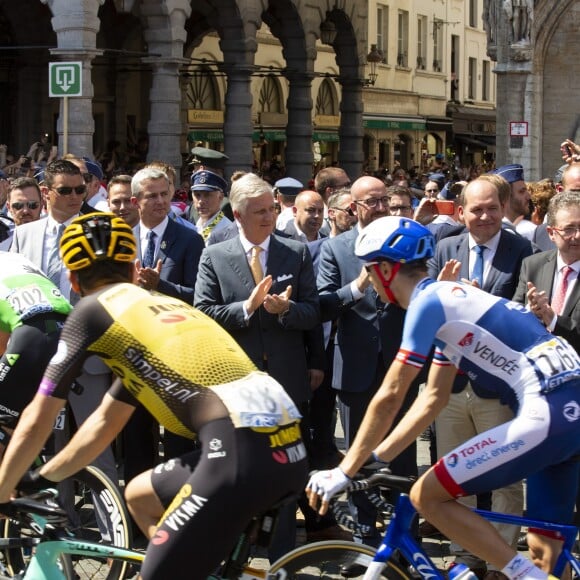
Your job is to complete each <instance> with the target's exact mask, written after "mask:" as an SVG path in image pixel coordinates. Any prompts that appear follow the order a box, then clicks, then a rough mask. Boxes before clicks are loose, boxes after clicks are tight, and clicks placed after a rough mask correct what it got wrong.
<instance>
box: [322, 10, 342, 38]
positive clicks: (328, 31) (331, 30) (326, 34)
mask: <svg viewBox="0 0 580 580" xmlns="http://www.w3.org/2000/svg"><path fill="white" fill-rule="evenodd" d="M337 32H338V31H337V30H336V24H334V22H333V21H332V20H330V19H329V18H328V15H327V16H326V20H325V21H324V22H323V23H322V24H321V25H320V41H321V42H322V44H330V45H332V44H333V43H334V40H335V38H336V34H337Z"/></svg>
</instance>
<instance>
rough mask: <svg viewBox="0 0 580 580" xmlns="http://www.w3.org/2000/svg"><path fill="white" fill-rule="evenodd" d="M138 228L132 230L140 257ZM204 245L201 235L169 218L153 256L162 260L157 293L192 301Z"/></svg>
mask: <svg viewBox="0 0 580 580" xmlns="http://www.w3.org/2000/svg"><path fill="white" fill-rule="evenodd" d="M140 229H141V226H140V224H137V225H136V226H135V227H134V228H133V233H134V234H135V237H136V238H137V246H138V255H137V257H138V258H139V259H140V260H141V259H142V256H141V247H140V245H141V244H140V243H139V242H140V240H141V237H140ZM204 246H205V245H204V243H203V238H202V237H201V236H200V235H199V234H198V233H197V232H195V231H193V230H192V229H190V228H187V227H185V226H184V225H181V224H180V223H178V222H176V221H175V220H172V219H169V220H168V222H167V227H166V228H165V232H164V234H163V239H162V240H161V245H160V249H159V255H158V256H157V259H158V260H161V262H162V264H161V273H160V280H159V285H158V287H157V290H158V292H161V293H162V294H167V295H168V296H173V297H174V298H179V299H181V300H183V301H184V302H187V303H188V304H193V289H194V287H195V279H196V278H197V267H198V264H199V259H200V257H201V252H202V251H203V248H204Z"/></svg>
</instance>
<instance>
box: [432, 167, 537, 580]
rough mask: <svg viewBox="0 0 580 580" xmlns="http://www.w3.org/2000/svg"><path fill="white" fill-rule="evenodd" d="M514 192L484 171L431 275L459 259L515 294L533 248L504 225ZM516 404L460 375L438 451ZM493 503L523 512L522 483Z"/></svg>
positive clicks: (469, 560)
mask: <svg viewBox="0 0 580 580" xmlns="http://www.w3.org/2000/svg"><path fill="white" fill-rule="evenodd" d="M510 195H511V187H510V185H509V183H508V182H507V181H506V180H505V179H504V178H503V177H501V176H499V175H483V176H481V177H479V178H478V179H475V180H473V181H471V182H470V183H469V184H468V185H467V186H465V189H464V190H463V200H462V203H461V205H460V207H459V217H460V219H461V220H462V221H463V222H464V223H465V226H466V230H467V231H466V232H464V233H462V234H459V235H457V236H451V237H448V238H444V239H442V240H440V241H439V242H438V244H437V246H436V249H435V255H434V256H433V258H432V259H431V260H430V261H429V263H428V266H429V267H428V270H429V275H430V276H431V277H433V278H437V276H438V275H439V273H440V272H441V270H442V269H443V268H444V266H445V264H446V263H447V262H448V261H449V260H457V261H459V262H460V264H459V268H458V269H456V274H458V277H459V278H461V279H465V280H471V281H472V282H473V281H474V280H475V281H476V284H477V286H479V287H480V288H482V289H483V290H485V291H486V292H489V293H490V294H494V295H495V296H501V297H503V298H508V299H511V297H512V296H513V293H514V291H515V288H516V285H517V278H518V273H519V271H520V267H521V264H522V261H523V259H524V258H526V257H528V256H531V255H532V253H533V249H532V245H531V242H530V241H529V240H527V239H525V238H523V237H522V236H520V235H519V234H516V233H514V232H513V231H509V230H507V229H506V228H502V218H503V216H504V208H505V206H506V204H507V203H508V201H509V199H510ZM514 403H515V401H511V400H510V401H500V400H498V399H496V398H493V396H490V394H489V392H488V391H487V390H486V389H485V385H480V384H475V383H472V382H469V381H468V380H467V377H466V376H465V375H462V376H458V378H457V379H456V381H455V385H454V389H453V393H452V395H451V397H450V399H449V403H448V404H447V406H446V407H445V409H444V410H443V411H442V412H441V413H440V414H439V416H438V418H437V421H436V434H437V454H438V456H439V457H441V456H442V455H444V454H445V453H447V452H448V451H450V450H451V449H454V448H455V447H457V446H458V445H460V444H461V443H463V442H464V441H467V440H468V439H469V438H471V437H473V436H475V435H476V434H478V433H482V432H483V431H486V430H487V429H490V428H491V427H495V426H496V425H500V424H502V423H505V422H506V421H509V420H510V419H511V418H513V411H512V409H511V408H510V407H509V406H508V405H510V404H512V405H513V404H514ZM481 499H483V498H481ZM466 503H470V504H472V505H473V504H475V498H466ZM486 507H487V506H486ZM492 507H493V509H494V510H495V511H499V512H505V513H516V514H517V513H520V514H521V512H522V509H523V491H522V486H521V483H515V484H513V485H511V486H508V487H505V488H502V489H500V490H496V491H494V492H493V494H492ZM498 529H499V531H500V533H501V534H502V537H503V538H504V539H505V540H506V541H507V542H508V543H509V544H511V545H513V546H514V547H515V543H516V540H517V537H518V534H519V530H518V529H517V528H516V527H515V526H506V525H504V524H502V525H499V526H498ZM451 551H452V553H453V554H455V557H456V562H461V563H464V564H466V565H468V566H469V567H470V568H472V569H473V570H475V571H477V572H478V573H480V574H481V575H483V574H484V573H485V570H486V563H485V562H481V561H480V560H479V559H477V558H476V557H475V556H473V555H471V554H469V553H467V552H465V551H464V550H463V548H461V547H460V546H457V545H456V544H452V545H451Z"/></svg>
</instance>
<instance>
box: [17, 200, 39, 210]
mask: <svg viewBox="0 0 580 580" xmlns="http://www.w3.org/2000/svg"><path fill="white" fill-rule="evenodd" d="M39 205H40V202H39V201H15V202H13V203H11V204H10V209H13V210H15V211H20V210H21V209H23V208H24V206H26V207H27V208H28V209H38V206H39Z"/></svg>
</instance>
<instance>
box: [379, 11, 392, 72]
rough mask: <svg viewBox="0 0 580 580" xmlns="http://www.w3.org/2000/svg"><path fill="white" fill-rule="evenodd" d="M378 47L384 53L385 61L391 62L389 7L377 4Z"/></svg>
mask: <svg viewBox="0 0 580 580" xmlns="http://www.w3.org/2000/svg"><path fill="white" fill-rule="evenodd" d="M377 48H378V49H379V50H380V51H381V52H382V53H383V62H384V63H388V62H389V57H388V54H389V7H388V6H386V5H381V4H378V5H377Z"/></svg>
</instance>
